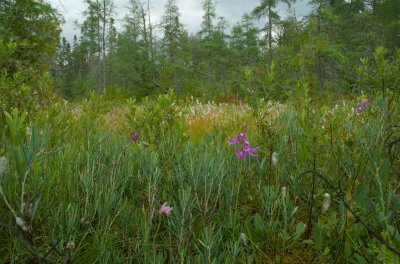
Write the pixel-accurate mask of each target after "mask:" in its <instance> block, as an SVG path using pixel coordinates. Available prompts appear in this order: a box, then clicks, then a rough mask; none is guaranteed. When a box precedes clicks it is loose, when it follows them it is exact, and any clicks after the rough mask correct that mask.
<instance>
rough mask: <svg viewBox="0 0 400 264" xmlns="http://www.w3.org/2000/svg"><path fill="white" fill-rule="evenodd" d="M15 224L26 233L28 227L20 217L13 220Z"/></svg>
mask: <svg viewBox="0 0 400 264" xmlns="http://www.w3.org/2000/svg"><path fill="white" fill-rule="evenodd" d="M15 224H16V225H17V226H19V227H20V228H21V229H22V230H23V231H25V232H26V231H28V227H27V226H26V224H25V221H24V220H23V219H22V218H21V217H16V218H15Z"/></svg>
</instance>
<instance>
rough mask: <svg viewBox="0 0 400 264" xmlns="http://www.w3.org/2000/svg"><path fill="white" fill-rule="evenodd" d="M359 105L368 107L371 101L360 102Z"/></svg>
mask: <svg viewBox="0 0 400 264" xmlns="http://www.w3.org/2000/svg"><path fill="white" fill-rule="evenodd" d="M358 106H360V107H367V106H369V102H368V101H364V102H360V103H358Z"/></svg>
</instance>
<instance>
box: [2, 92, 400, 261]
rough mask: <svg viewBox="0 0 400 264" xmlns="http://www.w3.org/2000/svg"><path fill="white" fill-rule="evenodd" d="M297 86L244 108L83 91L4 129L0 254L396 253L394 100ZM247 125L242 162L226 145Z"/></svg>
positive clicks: (22, 257)
mask: <svg viewBox="0 0 400 264" xmlns="http://www.w3.org/2000/svg"><path fill="white" fill-rule="evenodd" d="M301 89H303V90H301ZM301 89H299V91H302V92H300V93H299V94H295V95H293V97H292V98H293V99H292V100H291V101H289V102H287V103H286V104H285V105H280V104H273V103H268V102H265V101H259V100H257V101H253V103H251V107H249V106H239V105H222V106H218V105H217V104H215V103H209V104H202V103H200V102H198V103H195V102H193V101H190V100H187V101H178V100H176V98H175V97H174V95H173V94H168V95H162V96H159V97H158V98H155V99H152V100H150V99H149V100H148V101H145V102H143V103H141V104H138V103H136V102H134V101H128V102H127V103H126V104H125V105H122V106H121V108H120V110H118V111H117V110H112V111H111V112H112V113H116V114H115V115H114V116H113V115H111V116H110V114H108V113H109V110H110V109H111V107H110V105H111V104H112V102H109V101H105V100H104V99H103V98H101V97H97V96H92V98H91V99H90V100H87V101H85V102H83V103H82V107H80V106H76V105H74V106H71V105H69V104H67V103H66V104H60V105H54V106H53V107H52V108H50V109H47V110H43V112H42V113H40V114H39V115H38V116H37V117H35V118H31V119H30V120H31V123H32V124H36V125H30V124H29V123H28V122H27V121H23V122H22V124H21V125H18V127H15V128H12V127H10V126H11V125H10V124H8V125H5V124H3V127H2V129H3V131H6V133H4V134H3V136H2V138H1V142H2V153H0V154H1V156H3V157H5V158H4V159H2V160H0V177H1V178H0V180H1V190H2V192H1V195H2V200H3V202H2V203H1V206H0V223H1V224H0V225H1V226H0V259H1V260H2V261H3V262H5V263H8V262H12V263H14V262H17V263H32V262H62V261H64V262H66V263H71V262H76V263H80V262H87V263H164V262H168V263H273V262H274V263H310V262H314V263H330V262H333V263H345V262H349V263H373V262H385V261H386V263H395V262H398V261H400V260H399V253H398V248H399V246H400V235H399V231H398V230H399V218H398V217H399V210H398V205H399V202H400V196H399V194H398V191H397V189H398V185H399V181H398V176H397V175H398V174H399V159H398V154H399V145H398V138H399V137H400V133H399V130H398V126H397V124H398V123H399V118H400V112H399V106H398V104H397V102H396V101H390V100H388V99H385V98H380V97H375V98H367V97H364V98H355V99H354V100H346V101H345V102H339V101H338V102H337V106H335V105H331V104H327V103H318V102H315V101H313V100H312V99H311V98H309V97H308V95H307V91H306V87H303V88H301ZM367 100H368V101H369V102H370V103H371V104H370V105H369V106H368V107H366V109H365V112H362V113H357V112H356V111H355V109H356V108H357V104H358V103H359V102H361V101H367ZM352 108H354V109H352ZM125 109H126V110H125ZM125 113H126V114H127V115H126V116H125ZM11 118H12V119H13V120H14V121H15V120H16V119H18V118H21V115H20V113H16V114H15V115H14V117H11ZM203 118H205V120H207V124H208V125H206V124H205V123H204V122H201V120H203ZM110 120H113V123H112V124H113V125H112V127H110V125H109V122H110ZM116 120H119V121H118V122H116ZM15 123H16V124H18V122H17V121H15ZM117 124H120V125H117ZM244 124H248V131H247V135H248V138H250V140H251V142H252V143H253V144H255V143H257V144H256V145H259V146H260V150H259V151H258V153H257V155H256V156H254V157H251V156H249V157H247V158H245V159H238V158H237V157H236V155H235V147H234V146H230V145H229V144H228V143H227V140H228V139H229V138H231V137H233V136H235V135H237V134H238V133H240V132H243V129H244ZM26 127H28V128H29V129H26ZM130 130H131V131H133V132H135V133H138V134H139V140H138V141H137V142H134V143H133V144H129V132H130ZM5 159H6V160H7V163H5V162H3V161H4V160H5ZM3 168H4V169H3ZM326 194H329V197H331V202H330V204H329V205H326V204H325V205H323V203H324V199H325V198H326V197H327V195H326ZM324 197H325V198H324ZM164 202H168V204H169V205H170V206H171V207H173V209H172V214H171V215H170V216H167V215H164V214H161V213H160V212H159V209H160V207H161V205H162V204H163V203H164ZM325 202H326V201H325ZM323 206H325V207H324V208H325V209H324V210H323ZM328 207H329V209H328ZM17 219H19V220H18V221H17Z"/></svg>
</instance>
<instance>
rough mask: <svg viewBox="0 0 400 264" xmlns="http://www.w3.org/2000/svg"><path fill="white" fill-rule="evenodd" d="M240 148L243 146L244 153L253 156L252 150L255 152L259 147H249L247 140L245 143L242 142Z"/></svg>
mask: <svg viewBox="0 0 400 264" xmlns="http://www.w3.org/2000/svg"><path fill="white" fill-rule="evenodd" d="M242 148H243V151H244V152H245V153H246V154H248V155H250V156H254V154H253V153H254V152H257V151H258V149H259V147H255V148H251V147H250V144H249V143H248V142H247V143H245V144H243V145H242Z"/></svg>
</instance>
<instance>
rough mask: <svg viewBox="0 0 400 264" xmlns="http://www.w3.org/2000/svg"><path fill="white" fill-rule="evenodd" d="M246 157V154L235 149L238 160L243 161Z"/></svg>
mask: <svg viewBox="0 0 400 264" xmlns="http://www.w3.org/2000/svg"><path fill="white" fill-rule="evenodd" d="M246 156H247V153H246V152H244V151H240V150H238V149H236V157H238V158H239V159H244V158H245V157H246Z"/></svg>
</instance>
